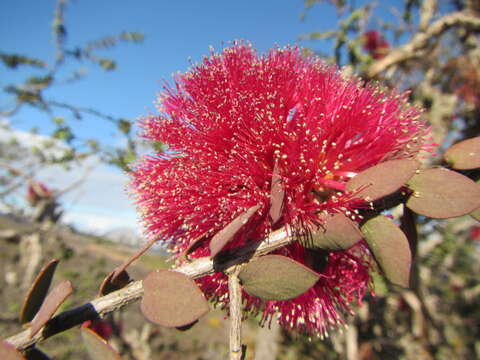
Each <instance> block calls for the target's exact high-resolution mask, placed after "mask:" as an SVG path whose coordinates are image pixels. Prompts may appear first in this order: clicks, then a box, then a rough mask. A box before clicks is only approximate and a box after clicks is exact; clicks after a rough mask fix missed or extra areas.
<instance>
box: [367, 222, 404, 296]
mask: <svg viewBox="0 0 480 360" xmlns="http://www.w3.org/2000/svg"><path fill="white" fill-rule="evenodd" d="M361 230H362V233H363V235H364V237H365V241H366V242H367V244H368V246H369V248H370V251H371V252H372V254H373V256H374V257H375V260H376V261H377V263H378V265H379V266H380V269H381V270H382V271H383V273H384V275H385V277H386V278H387V279H388V280H389V281H390V282H392V283H393V284H396V285H400V286H403V287H408V286H409V283H410V267H411V265H412V254H411V251H410V245H409V243H408V240H407V237H406V236H405V234H404V233H403V232H402V230H400V229H399V228H398V226H397V225H395V224H394V223H393V222H391V221H390V220H388V219H387V218H386V217H385V216H382V215H379V216H376V217H374V218H372V219H370V220H368V221H367V222H366V223H365V224H363V225H362V227H361Z"/></svg>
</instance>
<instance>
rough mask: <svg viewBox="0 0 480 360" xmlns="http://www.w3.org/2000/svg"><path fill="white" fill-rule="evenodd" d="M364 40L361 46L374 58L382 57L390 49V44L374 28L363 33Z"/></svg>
mask: <svg viewBox="0 0 480 360" xmlns="http://www.w3.org/2000/svg"><path fill="white" fill-rule="evenodd" d="M363 36H364V38H365V41H364V43H363V48H364V49H365V50H366V51H367V52H368V53H369V54H370V55H371V56H372V57H373V58H374V59H381V58H383V57H384V56H385V55H386V54H387V53H388V50H389V49H390V44H389V43H388V41H386V40H385V39H384V38H383V36H382V35H381V34H380V33H379V32H378V31H376V30H369V31H367V32H365V34H363Z"/></svg>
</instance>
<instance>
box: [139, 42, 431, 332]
mask: <svg viewBox="0 0 480 360" xmlns="http://www.w3.org/2000/svg"><path fill="white" fill-rule="evenodd" d="M158 109H159V112H160V115H158V116H151V117H147V118H145V119H143V120H142V126H143V128H144V130H145V137H147V138H148V139H151V140H153V141H161V142H164V143H167V144H168V151H167V152H165V153H161V154H156V155H154V156H150V157H146V158H145V159H144V160H143V161H142V162H141V163H140V164H139V166H138V167H137V168H136V169H135V171H134V175H133V177H134V178H133V183H132V185H133V188H134V191H135V193H136V197H137V201H138V205H139V208H140V210H141V212H142V215H143V220H144V224H145V228H146V231H147V233H148V235H149V236H154V237H156V238H160V239H162V240H161V241H163V242H164V243H165V244H166V245H167V246H168V247H169V248H170V249H171V250H172V251H173V252H174V254H177V255H180V254H181V253H182V252H183V251H184V250H185V249H187V248H188V247H189V246H190V245H191V243H192V241H196V239H198V238H199V237H201V241H199V242H198V247H197V248H196V249H195V250H194V251H193V252H192V253H191V255H190V256H191V257H200V256H208V255H209V247H208V244H209V241H210V239H211V238H212V237H213V236H214V235H215V234H216V233H217V232H218V231H220V230H221V229H223V228H224V227H225V226H226V225H228V224H229V223H230V222H231V221H232V220H233V219H234V218H235V217H236V216H238V215H239V214H241V213H242V212H244V211H246V210H247V209H249V208H251V207H252V206H255V205H260V208H259V210H258V211H257V212H256V213H255V215H253V216H252V217H251V218H250V219H249V221H248V223H247V224H246V225H245V226H244V227H243V228H242V229H241V231H239V232H238V233H237V234H236V235H235V237H234V239H233V240H232V241H231V242H229V244H228V245H227V247H238V246H241V245H243V244H245V243H246V242H251V241H259V240H261V239H262V238H263V237H265V235H266V234H268V233H269V232H270V231H272V229H276V228H279V227H282V226H285V225H288V226H289V227H290V228H291V229H293V230H294V231H295V232H296V233H298V234H306V233H308V232H309V231H310V230H311V229H312V228H314V227H318V226H321V224H322V218H321V216H319V214H322V213H329V214H333V213H337V212H342V213H344V214H346V215H348V216H349V217H350V218H352V219H353V220H355V221H358V220H359V216H358V209H359V208H361V207H362V206H365V204H364V203H363V202H362V201H359V200H358V199H356V198H355V196H354V195H355V194H351V193H348V192H346V191H345V183H346V182H347V181H348V180H349V179H350V178H351V177H353V176H355V174H357V173H358V172H360V171H362V170H365V169H367V168H369V167H371V166H373V165H376V164H378V163H380V162H383V161H386V160H392V159H401V158H411V157H414V156H416V154H417V153H418V151H419V149H420V148H421V146H422V142H423V137H424V135H425V128H424V126H423V124H422V123H421V122H419V120H418V117H419V114H418V111H417V110H416V109H415V108H413V107H410V106H409V105H408V104H407V102H406V96H405V95H404V94H397V93H394V92H390V91H387V90H382V89H380V88H377V87H374V86H370V85H365V84H363V83H362V82H360V81H359V80H356V79H351V80H345V79H343V78H342V76H341V75H340V74H339V73H338V71H337V70H336V69H335V68H334V67H331V66H328V65H325V64H324V63H323V62H322V61H321V60H319V59H317V58H312V57H303V56H302V55H301V52H300V51H299V50H298V49H296V48H285V49H274V50H272V51H270V52H269V53H268V54H266V55H264V56H259V55H257V53H256V52H255V51H254V50H253V49H252V47H251V45H249V44H244V43H239V44H235V45H234V46H232V47H229V48H226V49H224V50H223V52H222V53H221V54H216V53H213V52H212V54H211V55H210V56H209V57H206V58H205V59H204V60H203V63H202V64H200V65H197V66H194V67H193V68H192V69H191V70H190V71H189V72H187V73H185V74H179V75H177V76H176V78H175V86H174V87H169V86H166V88H165V90H164V92H163V93H162V94H161V95H160V97H159V100H158ZM275 172H277V174H276V175H277V176H278V177H279V178H280V180H281V187H282V191H283V192H284V197H283V204H282V208H281V216H280V218H279V219H278V220H275V221H272V218H271V217H270V215H269V210H270V207H271V205H272V197H271V186H272V177H273V176H274V173H275ZM306 252H307V249H305V248H303V247H302V245H301V244H299V243H294V244H293V245H289V246H288V247H285V248H283V249H280V250H279V251H278V253H280V254H284V255H287V256H290V257H292V258H294V259H295V260H296V261H300V262H302V263H305V262H306V260H305V256H306V255H305V253H306ZM369 261H370V257H369V255H368V252H367V251H366V250H365V248H364V246H363V244H361V243H360V244H359V245H357V246H356V247H354V248H352V249H350V250H346V251H340V252H330V253H329V254H328V256H327V261H326V265H325V267H324V268H322V269H320V272H321V274H322V278H321V280H319V281H318V283H317V284H316V285H315V286H314V287H313V288H311V289H310V290H309V291H307V292H306V293H305V294H303V295H301V296H299V297H297V298H295V299H292V300H287V301H269V302H264V301H260V300H259V299H257V298H253V297H251V296H249V295H248V294H246V293H245V294H244V303H245V306H246V309H247V310H251V311H263V312H264V320H265V321H267V320H269V319H270V318H271V317H272V316H273V313H274V312H278V314H279V315H278V316H279V321H280V323H281V324H283V325H284V326H286V327H288V328H292V329H304V330H306V331H307V332H309V333H316V334H320V335H325V334H326V331H327V328H328V327H330V326H332V325H337V324H339V323H342V321H343V320H342V317H341V315H340V314H339V313H341V312H345V311H346V312H349V311H350V305H349V304H350V303H351V302H352V301H354V300H358V301H360V299H361V298H362V297H363V295H364V293H365V291H366V290H367V288H368V283H369V276H368V269H369ZM225 279H226V278H225V276H223V275H222V274H215V275H214V276H211V277H206V278H204V279H202V280H199V283H200V286H201V287H202V289H203V290H204V292H205V293H206V294H207V296H209V297H210V298H212V299H214V300H216V301H218V302H220V303H226V302H227V301H228V295H227V286H226V280H225Z"/></svg>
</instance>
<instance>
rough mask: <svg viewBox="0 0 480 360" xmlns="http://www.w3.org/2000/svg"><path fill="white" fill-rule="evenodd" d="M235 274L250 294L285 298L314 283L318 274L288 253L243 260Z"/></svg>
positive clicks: (271, 298) (269, 298) (267, 297)
mask: <svg viewBox="0 0 480 360" xmlns="http://www.w3.org/2000/svg"><path fill="white" fill-rule="evenodd" d="M238 277H239V279H240V281H241V282H242V285H243V287H244V289H245V291H246V292H247V293H249V294H250V295H253V296H256V297H259V298H261V299H265V300H287V299H292V298H295V297H297V296H299V295H301V294H303V293H304V292H305V291H307V290H308V289H310V288H311V287H312V286H314V285H315V283H316V282H317V280H318V279H319V278H320V275H319V274H317V273H316V272H315V271H313V270H311V269H310V268H308V267H306V266H305V265H303V264H301V263H299V262H297V261H295V260H292V259H290V258H288V257H285V256H281V255H266V256H262V257H260V258H258V259H256V260H253V261H251V262H249V263H248V264H246V265H245V266H244V267H243V268H242V270H241V271H240V273H239V274H238Z"/></svg>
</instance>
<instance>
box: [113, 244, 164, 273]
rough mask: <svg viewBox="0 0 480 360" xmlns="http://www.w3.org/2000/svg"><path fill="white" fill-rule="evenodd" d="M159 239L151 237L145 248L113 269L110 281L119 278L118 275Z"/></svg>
mask: <svg viewBox="0 0 480 360" xmlns="http://www.w3.org/2000/svg"><path fill="white" fill-rule="evenodd" d="M157 241H158V239H156V238H155V239H151V240H150V241H148V242H147V243H146V244H145V245H144V246H143V248H141V249H140V250H138V251H137V252H136V253H135V254H133V255H132V256H131V257H130V258H129V259H127V261H125V262H124V263H123V264H122V265H120V266H119V267H117V268H116V269H115V270H114V271H113V275H112V277H111V280H110V281H116V280H117V277H119V276H120V274H121V273H122V272H124V271H125V270H126V269H127V267H129V266H130V265H131V264H132V263H133V262H134V261H136V260H137V259H138V258H139V257H140V256H142V255H143V254H145V253H146V252H147V251H148V249H150V248H151V247H152V246H153V244H155V243H156V242H157Z"/></svg>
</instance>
